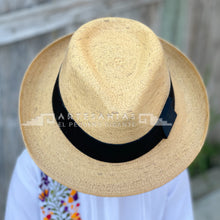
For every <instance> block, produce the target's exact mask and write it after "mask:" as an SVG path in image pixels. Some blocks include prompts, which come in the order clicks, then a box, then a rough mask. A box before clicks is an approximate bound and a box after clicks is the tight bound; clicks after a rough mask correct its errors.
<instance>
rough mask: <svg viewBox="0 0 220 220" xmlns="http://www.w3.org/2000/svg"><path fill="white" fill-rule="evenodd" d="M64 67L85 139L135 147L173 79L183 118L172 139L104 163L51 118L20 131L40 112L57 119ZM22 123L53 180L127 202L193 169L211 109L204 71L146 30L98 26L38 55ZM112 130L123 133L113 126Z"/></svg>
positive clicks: (105, 21)
mask: <svg viewBox="0 0 220 220" xmlns="http://www.w3.org/2000/svg"><path fill="white" fill-rule="evenodd" d="M61 64H62V67H61V69H60V66H61ZM59 69H60V70H61V71H60V90H61V95H62V98H63V101H64V104H65V106H66V107H67V109H68V111H69V112H70V113H71V114H72V116H73V118H74V120H75V121H76V122H77V123H78V124H79V125H80V127H82V128H83V129H84V131H85V132H87V133H88V134H89V135H91V136H93V137H94V138H96V139H98V140H101V141H103V142H107V143H127V142H130V141H133V140H136V139H137V138H140V137H141V136H143V135H144V134H145V133H147V132H148V131H149V130H150V129H151V128H152V127H153V126H154V124H152V123H147V124H143V123H139V115H140V114H142V113H147V114H153V115H154V116H155V117H159V115H160V113H161V110H162V108H163V106H164V104H165V101H166V98H167V96H168V93H169V88H170V76H171V78H172V83H173V87H174V92H175V111H176V112H177V118H176V121H175V123H174V126H173V128H172V130H171V133H170V135H169V137H168V139H163V140H162V141H161V142H160V143H159V144H158V145H157V146H156V147H155V148H154V149H153V150H151V151H150V152H148V153H147V154H145V155H143V156H141V157H140V158H137V159H135V160H132V161H129V162H124V163H106V162H101V161H98V160H95V159H92V158H90V157H88V156H86V155H84V154H83V153H81V152H80V151H79V150H77V149H76V148H75V147H74V146H73V145H72V144H71V143H70V142H69V141H68V140H67V138H66V137H65V136H64V135H63V133H62V131H61V130H60V128H59V126H58V125H57V124H56V123H50V120H52V117H51V116H50V115H49V116H48V118H47V119H44V124H43V126H23V123H27V122H28V121H31V120H32V119H35V118H37V117H38V116H41V115H42V114H53V110H52V103H51V100H52V91H53V87H54V84H55V80H56V77H57V74H58V72H59ZM109 114H110V115H111V116H109ZM19 115H20V124H21V130H22V134H23V139H24V142H25V145H26V147H27V149H28V151H29V153H30V155H31V157H32V158H33V160H34V161H35V162H36V164H37V165H38V166H39V167H40V168H41V169H42V170H43V171H44V172H45V173H46V174H48V175H49V176H50V177H52V178H53V179H55V180H57V181H58V182H60V183H62V184H64V185H66V186H68V187H70V188H73V189H75V190H77V191H80V192H84V193H88V194H93V195H97V196H128V195H134V194H138V193H143V192H146V191H150V190H152V189H155V188H157V187H159V186H161V185H163V184H165V183H167V182H168V181H170V180H171V179H173V178H174V177H176V176H177V175H178V174H180V173H181V172H182V171H183V170H184V169H186V168H187V167H188V166H189V164H190V163H191V162H192V161H193V160H194V159H195V157H196V156H197V154H198V153H199V151H200V150H201V147H202V145H203V143H204V140H205V137H206V134H207V129H208V122H209V106H208V99H207V94H206V90H205V86H204V84H203V81H202V79H201V77H200V75H199V73H198V71H197V70H196V68H195V66H194V65H193V64H192V63H191V61H190V60H188V58H186V57H185V56H184V55H183V54H182V53H181V52H180V51H179V50H178V49H176V48H175V47H174V46H173V45H171V44H169V43H167V42H166V41H164V40H162V39H159V38H158V37H157V36H156V35H155V34H154V33H153V32H152V30H150V29H149V28H148V27H146V26H145V25H144V24H142V23H140V22H137V21H134V20H131V19H125V18H100V19H96V20H93V21H91V22H88V23H86V24H84V25H83V26H81V27H80V28H79V29H78V30H77V31H76V32H75V33H74V34H73V35H72V36H71V35H68V36H65V37H62V38H60V39H58V40H57V41H55V42H53V43H52V44H50V45H49V46H47V47H46V48H45V49H44V50H42V51H41V52H40V53H39V54H38V55H37V57H36V58H35V59H34V60H33V62H32V63H31V64H30V66H29V68H28V69H27V71H26V74H25V77H24V79H23V83H22V86H21V91H20V102H19ZM100 115H101V116H103V117H100ZM91 116H92V117H91ZM116 116H117V117H116ZM45 117H46V116H45ZM113 122H115V123H117V125H118V124H120V125H125V126H112V123H113ZM88 123H89V124H90V125H91V124H92V123H98V126H88ZM132 123H133V124H134V126H129V125H131V124H132ZM92 125H94V124H92ZM96 125H97V124H96ZM126 125H127V126H126Z"/></svg>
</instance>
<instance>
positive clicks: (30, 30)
mask: <svg viewBox="0 0 220 220" xmlns="http://www.w3.org/2000/svg"><path fill="white" fill-rule="evenodd" d="M160 1H161V0H141V1H140V0H139V1H127V2H126V4H125V3H124V2H112V4H110V5H109V4H106V3H104V2H103V1H94V0H65V1H55V2H51V3H47V4H41V5H39V6H37V7H33V8H30V9H23V10H20V11H17V12H13V13H9V14H5V15H2V16H0V45H5V44H9V43H12V42H16V41H19V40H24V39H26V38H30V37H33V36H37V35H40V34H44V33H48V32H50V31H53V30H57V29H59V28H62V27H65V26H67V25H71V24H73V23H77V21H80V23H81V22H84V21H87V20H89V19H91V18H95V17H96V16H97V14H98V15H99V16H106V15H109V16H110V15H111V14H113V13H114V14H115V15H116V14H117V15H119V14H120V13H122V12H123V11H127V10H129V9H132V8H134V7H136V8H137V7H140V6H148V5H150V4H153V3H158V2H160Z"/></svg>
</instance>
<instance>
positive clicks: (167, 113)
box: [52, 74, 177, 163]
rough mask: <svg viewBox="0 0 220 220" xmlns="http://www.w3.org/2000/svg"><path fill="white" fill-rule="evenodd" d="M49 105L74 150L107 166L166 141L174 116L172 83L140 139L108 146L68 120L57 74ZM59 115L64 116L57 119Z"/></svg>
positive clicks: (142, 153) (175, 115)
mask: <svg viewBox="0 0 220 220" xmlns="http://www.w3.org/2000/svg"><path fill="white" fill-rule="evenodd" d="M170 81H171V80H170ZM52 106H53V111H54V116H55V119H56V121H57V124H58V126H59V128H60V129H61V131H62V132H63V134H64V135H65V136H66V138H67V139H68V140H69V141H70V142H71V143H72V145H74V147H76V148H77V149H78V150H80V151H81V152H82V153H84V154H86V155H87V156H89V157H92V158H94V159H96V160H100V161H104V162H110V163H120V162H127V161H131V160H134V159H136V158H138V157H140V156H142V155H144V154H146V153H147V152H149V151H150V150H152V149H153V148H154V147H155V146H156V145H157V144H158V143H159V142H160V141H161V140H162V139H166V138H168V136H169V133H170V131H171V129H172V127H173V124H174V122H175V119H176V117H177V114H176V112H175V110H174V106H175V97H174V91H173V86H172V81H171V83H170V92H169V96H168V98H167V100H166V103H165V105H164V108H163V110H162V112H161V114H160V117H159V119H158V121H157V123H156V124H155V125H154V127H153V128H152V129H151V130H150V131H149V132H148V133H146V134H145V135H144V136H142V137H141V138H139V139H137V140H134V141H132V142H129V143H124V144H110V143H104V142H102V141H99V140H97V139H95V138H93V137H92V136H90V135H89V134H87V133H86V132H85V131H84V130H83V129H81V128H80V127H79V126H78V125H77V123H76V122H75V121H74V119H73V118H72V117H69V118H68V117H67V115H71V114H70V113H69V112H68V111H67V109H66V107H65V105H64V103H63V100H62V97H61V94H60V88H59V74H58V76H57V79H56V83H55V86H54V89H53V95H52ZM61 115H63V116H65V117H60V116H61ZM70 124H71V125H72V126H70Z"/></svg>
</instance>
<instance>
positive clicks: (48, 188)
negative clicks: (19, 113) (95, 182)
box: [5, 150, 193, 220]
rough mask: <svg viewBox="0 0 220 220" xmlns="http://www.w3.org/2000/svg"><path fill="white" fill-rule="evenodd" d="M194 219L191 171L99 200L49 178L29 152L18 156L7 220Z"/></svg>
mask: <svg viewBox="0 0 220 220" xmlns="http://www.w3.org/2000/svg"><path fill="white" fill-rule="evenodd" d="M26 219H27V220H30V219H31V220H63V219H65V220H71V219H73V220H113V219H114V220H192V219H193V210H192V199H191V192H190V183H189V176H188V172H187V170H185V171H184V172H182V173H181V174H180V175H179V176H177V177H176V178H174V179H173V180H172V181H170V182H168V183H167V184H165V185H163V186H161V187H159V188H157V189H155V190H152V191H150V192H146V193H143V194H139V195H134V196H127V197H99V196H93V195H88V194H84V193H80V192H76V191H75V190H73V189H69V188H67V187H65V186H63V185H61V184H59V183H58V182H56V181H54V180H52V179H51V178H50V177H48V176H46V175H45V174H44V173H43V172H42V171H41V170H40V169H39V168H38V166H37V165H36V164H35V163H34V161H33V160H32V159H31V157H30V156H29V154H28V152H27V150H24V151H23V152H22V154H21V155H20V156H19V157H18V159H17V162H16V166H15V168H14V171H13V174H12V178H11V182H10V186H9V191H8V198H7V204H6V213H5V220H26Z"/></svg>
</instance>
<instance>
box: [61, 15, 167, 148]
mask: <svg viewBox="0 0 220 220" xmlns="http://www.w3.org/2000/svg"><path fill="white" fill-rule="evenodd" d="M59 84H60V92H61V96H62V98H63V102H64V104H65V106H66V108H67V110H68V112H69V113H70V114H71V115H72V117H73V119H74V120H75V121H76V123H77V124H78V125H79V126H80V127H81V128H82V129H83V130H84V131H86V132H87V133H88V134H90V135H91V136H93V137H95V138H96V139H98V140H100V141H103V142H107V143H115V144H118V143H126V142H129V141H133V140H136V139H138V138H140V137H142V136H143V135H144V134H145V133H146V132H148V131H149V130H150V129H151V128H152V127H153V126H154V124H153V123H156V121H154V120H151V119H154V118H153V117H159V115H160V113H161V111H162V109H163V107H164V104H165V102H166V99H167V97H168V93H169V90H170V79H169V71H168V68H167V66H166V61H165V56H164V52H163V48H162V45H161V43H160V40H159V39H158V37H157V36H156V35H155V34H154V33H153V32H152V30H151V29H149V28H148V27H147V26H145V25H143V24H142V23H140V22H137V21H134V20H131V19H125V18H101V19H96V20H93V21H91V22H88V23H86V24H84V25H83V26H81V27H80V28H79V29H78V30H77V31H76V32H75V33H74V34H73V36H72V38H71V40H70V43H69V46H68V50H67V53H66V56H65V59H64V61H63V64H62V68H61V72H60V82H59ZM143 114H147V115H143ZM151 116H152V118H151ZM143 117H145V119H147V120H143ZM146 117H147V118H146ZM153 121H154V122H153ZM143 122H146V123H143Z"/></svg>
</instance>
